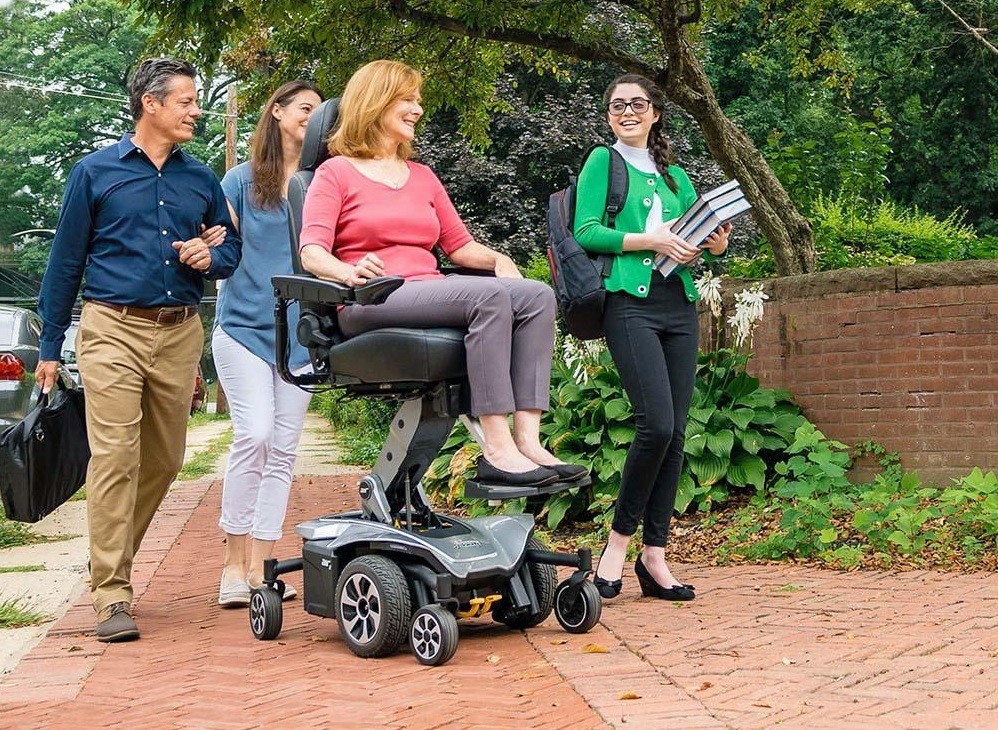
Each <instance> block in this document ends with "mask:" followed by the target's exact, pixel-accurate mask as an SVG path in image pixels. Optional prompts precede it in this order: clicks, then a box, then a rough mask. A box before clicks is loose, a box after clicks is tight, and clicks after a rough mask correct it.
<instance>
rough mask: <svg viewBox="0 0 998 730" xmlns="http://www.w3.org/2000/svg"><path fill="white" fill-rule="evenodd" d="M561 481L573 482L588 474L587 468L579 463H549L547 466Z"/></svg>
mask: <svg viewBox="0 0 998 730" xmlns="http://www.w3.org/2000/svg"><path fill="white" fill-rule="evenodd" d="M547 468H548V469H550V470H551V471H553V472H556V473H557V474H558V478H559V479H560V480H561V481H563V482H575V481H578V480H580V479H582V478H584V477H587V476H589V470H588V469H586V467H584V466H580V465H579V464H551V465H550V466H548V467H547Z"/></svg>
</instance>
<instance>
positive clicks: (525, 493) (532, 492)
mask: <svg viewBox="0 0 998 730" xmlns="http://www.w3.org/2000/svg"><path fill="white" fill-rule="evenodd" d="M589 484H591V481H590V480H589V479H585V480H581V481H574V482H555V483H554V484H545V485H544V486H543V487H511V486H509V485H507V484H483V483H481V482H476V481H473V480H471V479H468V480H466V481H465V483H464V496H465V497H466V498H467V499H490V500H502V499H519V498H520V497H537V496H539V495H542V494H554V493H555V492H562V491H564V490H566V489H572V488H574V487H586V486H589Z"/></svg>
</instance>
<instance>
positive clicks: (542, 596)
mask: <svg viewBox="0 0 998 730" xmlns="http://www.w3.org/2000/svg"><path fill="white" fill-rule="evenodd" d="M527 549H528V550H547V549H548V547H547V545H545V544H544V543H542V542H541V541H540V540H538V539H537V538H536V537H531V538H530V539H529V540H527ZM528 568H529V572H530V578H531V580H533V583H534V593H535V594H536V595H537V605H538V607H539V610H538V611H537V613H523V612H520V611H509V610H507V608H506V607H505V605H504V604H505V601H500V602H499V605H498V606H496V607H495V608H494V609H492V618H494V619H495V620H496V621H499V622H500V623H504V624H506V625H507V626H509V627H510V628H511V629H531V628H533V627H534V626H538V625H539V624H542V623H544V621H546V620H547V617H548V616H550V615H551V610H552V609H553V608H554V593H555V589H556V588H557V586H558V571H557V570H555V567H554V566H553V565H542V564H541V563H530V564H529V566H528Z"/></svg>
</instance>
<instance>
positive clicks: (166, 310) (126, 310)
mask: <svg viewBox="0 0 998 730" xmlns="http://www.w3.org/2000/svg"><path fill="white" fill-rule="evenodd" d="M89 301H90V302H91V303H92V304H99V305H100V306H102V307H107V308H108V309H113V310H114V311H116V312H121V313H122V314H124V315H125V316H126V317H139V318H141V319H148V320H149V321H150V322H155V323H156V324H164V325H174V324H180V323H181V322H186V321H187V320H189V319H190V318H191V317H193V316H194V315H195V314H197V313H198V308H197V307H149V308H147V307H130V306H125V305H124V304H111V303H110V302H98V301H97V300H95V299H90V300H89Z"/></svg>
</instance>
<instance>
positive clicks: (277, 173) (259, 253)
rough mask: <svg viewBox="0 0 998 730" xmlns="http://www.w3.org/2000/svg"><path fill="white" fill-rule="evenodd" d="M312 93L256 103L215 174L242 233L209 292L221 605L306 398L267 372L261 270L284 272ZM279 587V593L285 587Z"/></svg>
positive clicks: (295, 86)
mask: <svg viewBox="0 0 998 730" xmlns="http://www.w3.org/2000/svg"><path fill="white" fill-rule="evenodd" d="M321 102H322V97H321V96H320V94H319V92H318V90H317V89H316V88H315V87H314V86H312V84H310V83H308V82H305V81H292V82H290V83H287V84H284V85H283V86H281V87H280V88H279V89H278V90H277V91H275V92H274V93H273V94H272V95H271V97H270V99H268V100H267V103H266V104H265V105H264V107H263V112H262V114H261V115H260V122H259V123H258V124H257V127H256V132H255V133H254V135H253V140H252V142H251V147H250V161H249V162H244V163H243V164H241V165H237V166H236V167H234V168H232V169H231V170H229V171H228V172H227V173H226V175H225V177H224V178H223V179H222V189H223V190H224V191H225V197H226V198H227V199H228V202H229V210H230V212H231V214H232V221H233V222H234V223H235V225H236V227H237V228H238V229H239V233H240V235H241V236H242V239H243V257H242V261H241V262H240V264H239V267H238V268H237V269H236V271H235V273H233V274H232V276H231V277H230V278H229V279H228V280H227V281H226V282H225V285H224V286H223V287H222V290H221V292H220V294H219V298H218V309H217V312H216V318H215V330H214V332H213V333H212V340H211V344H212V354H213V356H214V358H215V366H216V368H217V369H218V378H219V380H220V381H221V384H222V387H223V388H224V389H225V395H226V397H227V399H228V401H229V408H230V410H231V413H232V430H233V435H234V439H233V443H232V449H231V450H230V452H229V463H228V466H227V467H226V471H225V482H224V485H223V487H222V516H221V519H220V520H219V522H218V524H219V526H220V527H221V528H222V529H223V530H225V546H226V547H225V568H224V569H223V570H222V579H221V585H220V586H219V591H218V603H219V605H222V606H245V605H247V604H248V603H249V595H250V588H251V587H256V586H258V585H260V584H261V583H262V582H263V561H264V560H266V559H267V558H269V557H270V556H271V553H272V552H273V547H274V543H275V542H276V541H277V540H279V539H280V538H281V527H282V524H283V522H284V514H285V512H286V510H287V506H288V495H289V493H290V490H291V472H292V469H293V467H294V461H295V451H296V449H297V447H298V439H299V437H300V436H301V429H302V423H303V422H304V419H305V411H306V410H307V409H308V403H309V399H310V398H311V395H310V394H309V393H306V392H304V391H302V390H300V389H299V388H297V387H295V386H293V385H289V384H288V383H286V382H284V381H283V380H281V376H280V374H279V373H278V371H277V366H276V358H275V349H276V347H275V343H274V340H275V335H274V317H273V311H274V296H273V288H272V286H271V283H270V278H271V277H272V276H274V275H275V274H290V273H292V268H291V244H290V240H289V232H288V206H287V201H286V200H285V196H286V195H287V191H288V180H289V179H290V178H291V176H292V175H293V174H294V173H295V172H296V171H297V170H298V166H299V163H300V161H301V148H302V142H303V140H304V139H305V126H306V124H307V123H308V119H309V117H310V116H311V114H312V111H313V110H314V109H315V108H316V107H317V106H318V105H319V104H320V103H321ZM290 366H291V368H292V369H293V370H298V371H300V370H301V369H306V368H307V366H308V353H307V352H306V351H305V350H304V348H302V347H301V346H300V345H298V344H297V343H294V344H293V345H292V349H291V361H290ZM247 535H249V536H250V537H251V538H252V539H251V540H250V545H249V546H247ZM247 548H248V550H247ZM288 589H289V590H287V591H286V592H285V595H284V597H285V599H287V598H292V597H293V596H294V595H295V591H294V590H293V589H291V587H290V586H288Z"/></svg>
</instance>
